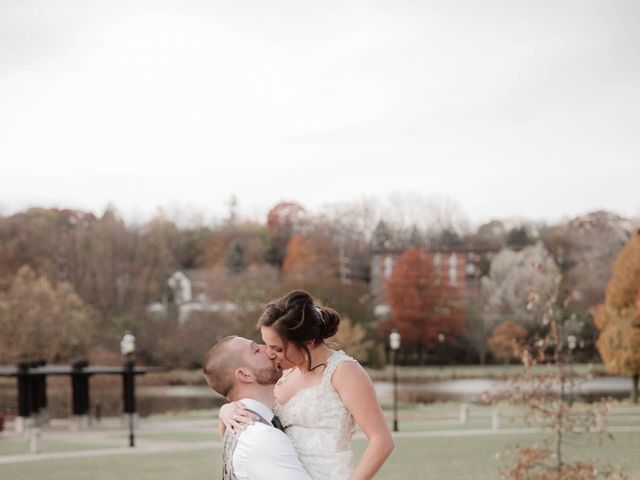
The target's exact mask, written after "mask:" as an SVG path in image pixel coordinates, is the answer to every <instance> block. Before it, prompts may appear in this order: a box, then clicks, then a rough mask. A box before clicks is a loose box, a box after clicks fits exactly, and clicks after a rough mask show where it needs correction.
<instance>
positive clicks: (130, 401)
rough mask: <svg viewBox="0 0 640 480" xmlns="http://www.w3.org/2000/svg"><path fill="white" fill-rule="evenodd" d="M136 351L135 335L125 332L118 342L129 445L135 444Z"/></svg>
mask: <svg viewBox="0 0 640 480" xmlns="http://www.w3.org/2000/svg"><path fill="white" fill-rule="evenodd" d="M135 351H136V337H134V336H133V334H132V333H131V332H129V331H127V332H125V334H124V337H122V341H121V342H120V352H121V353H122V357H123V359H124V371H123V373H122V380H123V381H122V385H123V389H122V390H123V391H122V394H123V400H124V413H126V414H127V415H128V417H129V446H130V447H133V446H135V437H134V415H135V411H136V403H135V374H134V363H135V361H134V354H135Z"/></svg>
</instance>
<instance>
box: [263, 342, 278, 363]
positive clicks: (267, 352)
mask: <svg viewBox="0 0 640 480" xmlns="http://www.w3.org/2000/svg"><path fill="white" fill-rule="evenodd" d="M264 352H265V353H266V354H267V357H269V359H270V360H274V359H275V358H276V354H275V353H274V351H273V350H271V349H270V348H269V347H267V346H266V345H265V347H264Z"/></svg>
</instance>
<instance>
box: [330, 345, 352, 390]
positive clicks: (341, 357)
mask: <svg viewBox="0 0 640 480" xmlns="http://www.w3.org/2000/svg"><path fill="white" fill-rule="evenodd" d="M340 362H357V360H356V359H355V358H353V357H350V356H349V355H347V354H346V353H344V352H343V351H342V350H337V351H335V352H333V353H332V354H331V356H330V357H329V358H327V366H326V368H325V369H324V371H323V372H322V384H323V385H326V384H328V383H329V382H330V381H331V377H332V376H333V373H334V372H335V371H336V368H337V367H338V364H339V363H340Z"/></svg>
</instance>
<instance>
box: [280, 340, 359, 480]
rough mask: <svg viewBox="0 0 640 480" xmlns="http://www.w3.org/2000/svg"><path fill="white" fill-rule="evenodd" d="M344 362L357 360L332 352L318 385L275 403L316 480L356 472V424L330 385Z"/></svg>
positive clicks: (338, 479)
mask: <svg viewBox="0 0 640 480" xmlns="http://www.w3.org/2000/svg"><path fill="white" fill-rule="evenodd" d="M344 361H351V362H355V361H356V360H354V359H353V358H351V357H349V356H348V355H346V354H345V353H344V352H342V351H336V352H333V353H332V354H331V356H330V357H329V358H328V359H327V365H326V367H325V369H324V371H323V372H322V380H321V382H320V383H319V384H318V385H315V386H313V387H309V388H304V389H302V390H300V391H298V392H296V393H295V394H294V395H293V397H291V398H290V399H289V400H288V401H287V402H286V403H285V404H284V405H280V404H279V403H278V402H277V401H276V405H275V408H274V412H275V414H276V415H277V416H278V417H279V418H280V421H281V422H282V424H283V426H284V428H285V432H286V433H287V435H289V437H290V438H291V440H292V441H293V444H294V446H295V449H296V452H297V453H298V456H299V457H300V461H301V462H302V465H303V466H304V467H305V469H306V470H307V472H309V474H310V475H311V477H312V478H313V479H314V480H327V479H332V480H347V479H348V478H349V477H350V475H351V472H352V470H353V467H352V458H353V453H352V451H351V438H352V437H353V433H354V428H355V422H354V419H353V416H352V415H351V413H350V412H349V411H348V410H347V409H346V407H345V406H344V404H343V403H342V400H341V399H340V396H339V395H338V393H337V392H336V391H335V389H334V388H333V385H331V377H332V375H333V373H334V372H335V370H336V367H337V366H338V364H339V363H340V362H344Z"/></svg>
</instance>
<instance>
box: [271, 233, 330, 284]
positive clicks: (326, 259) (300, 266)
mask: <svg viewBox="0 0 640 480" xmlns="http://www.w3.org/2000/svg"><path fill="white" fill-rule="evenodd" d="M286 252H287V254H286V256H285V258H284V261H283V263H282V272H283V273H284V274H285V275H287V276H290V277H296V278H299V279H300V278H303V277H321V278H325V279H327V280H328V279H330V278H335V277H336V276H337V273H338V265H337V259H338V254H337V251H336V250H335V248H334V246H333V245H332V244H331V243H330V241H329V240H328V239H326V238H319V237H317V236H316V237H311V236H309V235H302V234H299V233H296V234H294V235H293V236H292V237H291V240H289V243H288V244H287V250H286Z"/></svg>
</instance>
